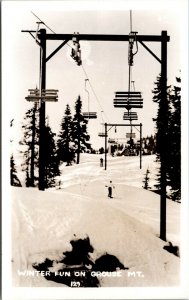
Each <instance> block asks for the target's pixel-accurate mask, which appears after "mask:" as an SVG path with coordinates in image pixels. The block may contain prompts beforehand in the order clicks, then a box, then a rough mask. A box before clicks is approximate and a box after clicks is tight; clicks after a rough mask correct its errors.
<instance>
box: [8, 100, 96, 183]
mask: <svg viewBox="0 0 189 300" xmlns="http://www.w3.org/2000/svg"><path fill="white" fill-rule="evenodd" d="M87 124H88V120H87V119H86V118H85V117H84V116H83V114H82V101H81V97H80V96H78V98H77V100H76V102H75V113H74V116H73V117H72V114H71V109H70V106H69V104H67V105H66V109H65V114H64V116H63V118H62V121H61V124H60V131H59V133H58V135H57V138H56V134H55V133H53V132H52V129H51V127H50V125H49V121H48V118H46V125H45V131H44V134H45V139H44V140H45V153H44V157H43V159H44V163H45V182H46V186H45V188H49V187H52V186H55V184H56V182H55V181H56V176H59V175H60V170H59V167H60V165H61V164H62V163H63V162H65V163H66V165H67V166H69V165H71V164H72V163H73V162H74V163H77V164H79V162H80V153H82V152H84V151H86V150H90V149H91V144H90V143H89V140H90V136H89V134H88V133H87ZM22 129H23V139H22V140H21V141H20V142H19V144H20V145H21V146H22V148H23V150H21V154H22V155H23V158H24V161H23V163H22V171H24V172H25V185H26V187H35V186H37V184H38V177H39V174H38V173H39V172H38V168H39V107H38V105H37V104H36V103H34V105H33V106H32V108H30V109H29V110H27V112H26V114H25V117H24V122H23V124H22ZM16 178H17V176H16V168H15V163H14V157H13V155H11V185H16V186H17V185H18V184H17V181H18V180H17V179H16Z"/></svg>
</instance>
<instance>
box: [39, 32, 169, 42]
mask: <svg viewBox="0 0 189 300" xmlns="http://www.w3.org/2000/svg"><path fill="white" fill-rule="evenodd" d="M74 36H75V34H49V33H47V34H46V35H41V32H40V31H39V32H38V38H39V39H40V40H41V39H44V38H45V39H46V40H71V39H72V38H73V37H74ZM77 38H78V40H79V41H115V42H117V41H120V42H121V41H129V40H130V38H131V36H130V35H119V34H118V35H116V34H77ZM136 40H137V41H139V42H140V41H143V42H161V41H162V36H161V35H136ZM169 40H170V37H169V36H167V37H166V41H167V42H168V41H169Z"/></svg>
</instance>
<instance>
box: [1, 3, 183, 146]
mask: <svg viewBox="0 0 189 300" xmlns="http://www.w3.org/2000/svg"><path fill="white" fill-rule="evenodd" d="M165 2H166V3H165ZM2 4H3V5H2V37H3V38H2V41H3V43H2V55H3V59H2V62H3V99H2V100H3V103H4V106H3V108H5V110H6V117H7V120H8V122H10V120H11V119H12V118H14V119H15V121H14V140H16V139H20V127H21V122H22V121H23V117H24V114H25V112H26V110H27V109H28V108H29V107H30V106H31V105H30V104H29V103H28V102H27V101H26V100H25V97H26V96H27V95H28V89H31V88H35V87H36V85H37V86H39V46H38V45H37V44H36V43H35V40H34V39H33V38H32V37H31V36H30V35H29V33H22V32H21V30H36V29H37V24H36V22H37V21H38V20H37V18H35V17H34V15H33V14H32V13H31V11H33V12H34V13H35V14H36V15H37V16H38V17H39V18H40V19H42V20H43V21H44V22H45V23H46V24H47V25H48V26H49V27H50V28H52V29H53V30H54V31H55V32H56V33H73V32H75V31H76V32H79V33H87V34H90V33H91V34H95V33H96V34H126V35H127V34H129V32H130V19H129V10H130V9H132V16H133V24H132V25H133V31H137V32H138V34H141V35H152V34H154V35H161V31H162V30H167V32H168V35H169V36H170V42H169V43H168V84H175V77H176V76H179V75H180V70H181V69H182V58H181V53H182V51H181V50H182V47H183V46H184V44H183V40H182V39H181V38H182V32H183V31H184V20H185V15H184V13H185V10H184V9H185V7H186V6H185V4H186V1H184V0H183V1H182V0H181V1H174V0H172V1H124V2H121V1H120V2H119V1H116V3H114V2H109V4H107V2H106V1H98V2H93V1H92V2H91V1H90V5H89V4H87V2H80V1H75V2H73V1H69V2H67V1H59V2H56V1H48V2H47V1H41V2H40V1H31V2H30V1H27V3H26V2H24V1H20V2H19V1H3V3H2ZM170 4H171V5H170ZM185 25H186V24H185ZM47 32H48V33H51V32H50V31H49V30H48V29H47ZM60 43H61V41H51V42H50V41H47V56H48V55H49V54H50V53H51V52H52V51H53V50H54V49H55V48H56V47H57V46H58V45H59V44H60ZM69 44H70V45H71V44H72V42H71V41H70V42H69ZM146 44H147V45H148V46H149V47H150V49H152V50H153V51H154V53H156V55H157V56H158V57H161V50H160V43H146ZM70 51H71V48H70V47H68V46H64V47H63V48H62V49H61V50H60V51H59V52H58V53H57V54H56V55H55V56H54V57H53V58H51V60H49V62H47V73H46V78H47V84H46V88H53V89H58V90H59V101H58V103H47V105H46V112H47V115H48V116H49V121H50V125H51V127H52V130H53V131H55V132H56V133H57V132H58V131H59V129H60V123H61V119H62V117H63V115H64V112H65V107H66V104H67V103H69V104H70V106H71V110H72V113H73V112H74V103H75V100H76V99H77V97H78V95H81V98H82V100H83V111H88V105H87V93H86V92H85V90H84V87H85V79H86V76H85V74H84V72H83V69H82V67H81V66H80V67H79V66H77V65H76V63H75V62H74V61H73V60H72V59H71V58H70ZM81 55H82V57H83V66H84V69H85V70H86V72H87V74H88V77H89V79H90V83H91V84H92V86H93V88H94V91H95V93H96V95H97V97H98V99H99V101H100V105H101V106H100V105H99V103H98V102H97V100H96V98H95V96H94V94H93V92H92V90H91V88H90V86H89V85H88V84H87V88H88V91H89V95H90V110H91V111H96V112H97V115H98V119H97V120H90V121H89V123H90V124H89V133H90V134H91V142H92V143H93V147H95V148H98V147H99V146H104V139H102V138H99V137H98V133H99V132H101V131H102V129H103V127H102V125H101V123H102V118H101V110H102V108H103V111H104V114H103V119H104V120H105V121H107V122H111V123H123V112H124V109H120V108H114V106H113V98H114V92H115V91H121V90H122V91H127V90H128V43H127V42H88V41H86V42H84V41H83V42H81ZM159 73H160V63H159V62H158V61H156V60H155V59H154V58H153V57H152V56H151V55H150V54H149V53H148V52H147V51H146V50H145V49H144V48H143V47H142V46H141V45H140V44H139V51H138V53H137V55H136V56H135V57H134V67H133V68H132V80H134V81H135V89H136V91H140V92H142V94H143V99H144V105H143V109H137V110H136V111H137V113H138V117H139V120H138V121H137V123H140V122H141V123H142V124H143V135H144V136H146V135H147V134H148V135H149V134H153V133H154V127H155V124H154V122H153V121H152V118H153V117H155V116H156V109H157V106H156V104H154V103H153V102H152V96H153V94H152V92H151V91H152V90H153V88H154V81H155V80H156V77H157V76H158V74H159ZM101 107H102V108H101ZM107 117H108V119H107ZM124 122H125V123H128V121H127V122H126V121H124ZM129 130H130V129H129V128H128V127H127V128H122V129H121V128H119V129H118V130H117V135H115V134H114V130H113V129H112V130H111V131H110V134H109V137H116V138H117V137H118V138H124V137H125V133H126V132H129ZM15 132H16V134H15ZM134 132H136V133H137V131H136V130H134ZM137 134H138V133H137Z"/></svg>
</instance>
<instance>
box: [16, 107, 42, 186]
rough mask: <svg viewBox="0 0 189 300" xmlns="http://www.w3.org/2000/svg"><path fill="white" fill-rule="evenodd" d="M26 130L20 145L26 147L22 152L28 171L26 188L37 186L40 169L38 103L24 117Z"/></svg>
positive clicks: (24, 165) (25, 167) (25, 169)
mask: <svg viewBox="0 0 189 300" xmlns="http://www.w3.org/2000/svg"><path fill="white" fill-rule="evenodd" d="M22 128H23V130H24V138H23V141H20V145H23V146H24V150H23V151H21V153H23V155H24V159H25V161H24V164H22V166H23V170H24V171H26V186H28V187H29V186H35V184H36V180H37V179H38V177H37V176H36V174H35V169H36V168H37V167H38V155H39V153H38V152H39V146H38V144H39V109H38V108H37V103H34V104H33V106H32V108H30V109H28V110H27V112H26V115H25V117H24V124H23V125H22Z"/></svg>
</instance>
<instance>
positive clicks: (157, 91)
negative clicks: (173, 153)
mask: <svg viewBox="0 0 189 300" xmlns="http://www.w3.org/2000/svg"><path fill="white" fill-rule="evenodd" d="M161 81H162V79H161V76H158V78H157V81H156V82H155V85H156V87H155V88H154V90H153V91H152V92H153V94H154V96H153V101H154V102H155V103H157V104H158V110H157V117H156V118H154V119H153V120H154V121H155V122H156V155H157V160H158V161H160V159H162V158H161V157H162V154H163V157H164V161H163V164H164V168H165V173H166V178H168V177H167V169H168V167H167V159H168V157H169V155H170V143H169V135H168V131H169V124H170V118H171V110H170V99H169V94H170V86H169V87H167V101H164V100H162V94H161V86H162V82H161ZM164 120H166V123H165V122H164ZM166 124H168V126H166ZM161 168H162V165H160V171H159V173H158V177H157V182H158V184H157V185H156V187H157V188H158V189H160V180H161V176H160V174H161Z"/></svg>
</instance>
